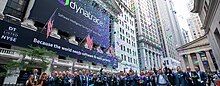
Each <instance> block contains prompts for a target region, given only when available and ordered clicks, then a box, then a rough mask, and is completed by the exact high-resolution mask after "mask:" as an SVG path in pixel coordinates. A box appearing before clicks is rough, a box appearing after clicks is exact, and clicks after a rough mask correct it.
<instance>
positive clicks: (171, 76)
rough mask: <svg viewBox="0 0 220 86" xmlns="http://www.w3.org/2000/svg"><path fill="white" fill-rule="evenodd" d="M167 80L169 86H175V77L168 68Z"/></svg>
mask: <svg viewBox="0 0 220 86" xmlns="http://www.w3.org/2000/svg"><path fill="white" fill-rule="evenodd" d="M166 75H167V78H168V80H169V82H170V85H172V86H175V79H176V78H175V75H174V73H173V72H172V70H171V69H170V68H168V69H167V74H166Z"/></svg>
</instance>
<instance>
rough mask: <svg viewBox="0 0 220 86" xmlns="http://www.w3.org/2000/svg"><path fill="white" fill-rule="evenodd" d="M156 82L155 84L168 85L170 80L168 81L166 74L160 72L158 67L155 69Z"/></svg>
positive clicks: (158, 85) (159, 85)
mask: <svg viewBox="0 0 220 86" xmlns="http://www.w3.org/2000/svg"><path fill="white" fill-rule="evenodd" d="M156 83H157V86H168V85H170V82H169V80H168V78H167V76H166V75H165V74H164V73H163V72H162V70H161V69H159V70H158V71H157V77H156Z"/></svg>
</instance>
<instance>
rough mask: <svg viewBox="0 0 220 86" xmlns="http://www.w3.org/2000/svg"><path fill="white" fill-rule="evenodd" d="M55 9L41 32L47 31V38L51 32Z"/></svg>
mask: <svg viewBox="0 0 220 86" xmlns="http://www.w3.org/2000/svg"><path fill="white" fill-rule="evenodd" d="M57 9H58V8H57ZM57 9H56V10H55V11H54V12H53V14H52V15H51V17H50V19H49V20H48V21H47V23H46V24H45V26H44V27H43V30H44V29H47V38H48V37H49V36H50V34H51V32H52V31H53V23H54V15H55V13H56V11H57Z"/></svg>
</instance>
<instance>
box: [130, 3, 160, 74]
mask: <svg viewBox="0 0 220 86" xmlns="http://www.w3.org/2000/svg"><path fill="white" fill-rule="evenodd" d="M134 2H135V14H136V18H135V25H136V31H137V32H136V33H137V41H138V56H139V62H140V70H150V69H154V68H160V67H161V58H162V56H163V55H162V49H161V45H160V44H161V42H160V38H159V33H158V28H157V27H158V26H157V22H156V17H155V11H154V7H153V1H152V0H136V1H134Z"/></svg>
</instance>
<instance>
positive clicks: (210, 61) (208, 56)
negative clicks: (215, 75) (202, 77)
mask: <svg viewBox="0 0 220 86" xmlns="http://www.w3.org/2000/svg"><path fill="white" fill-rule="evenodd" d="M205 54H206V57H207V60H208V62H209V67H210V70H211V71H212V72H213V71H216V69H215V66H214V64H213V61H212V57H211V55H210V53H209V51H205Z"/></svg>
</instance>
